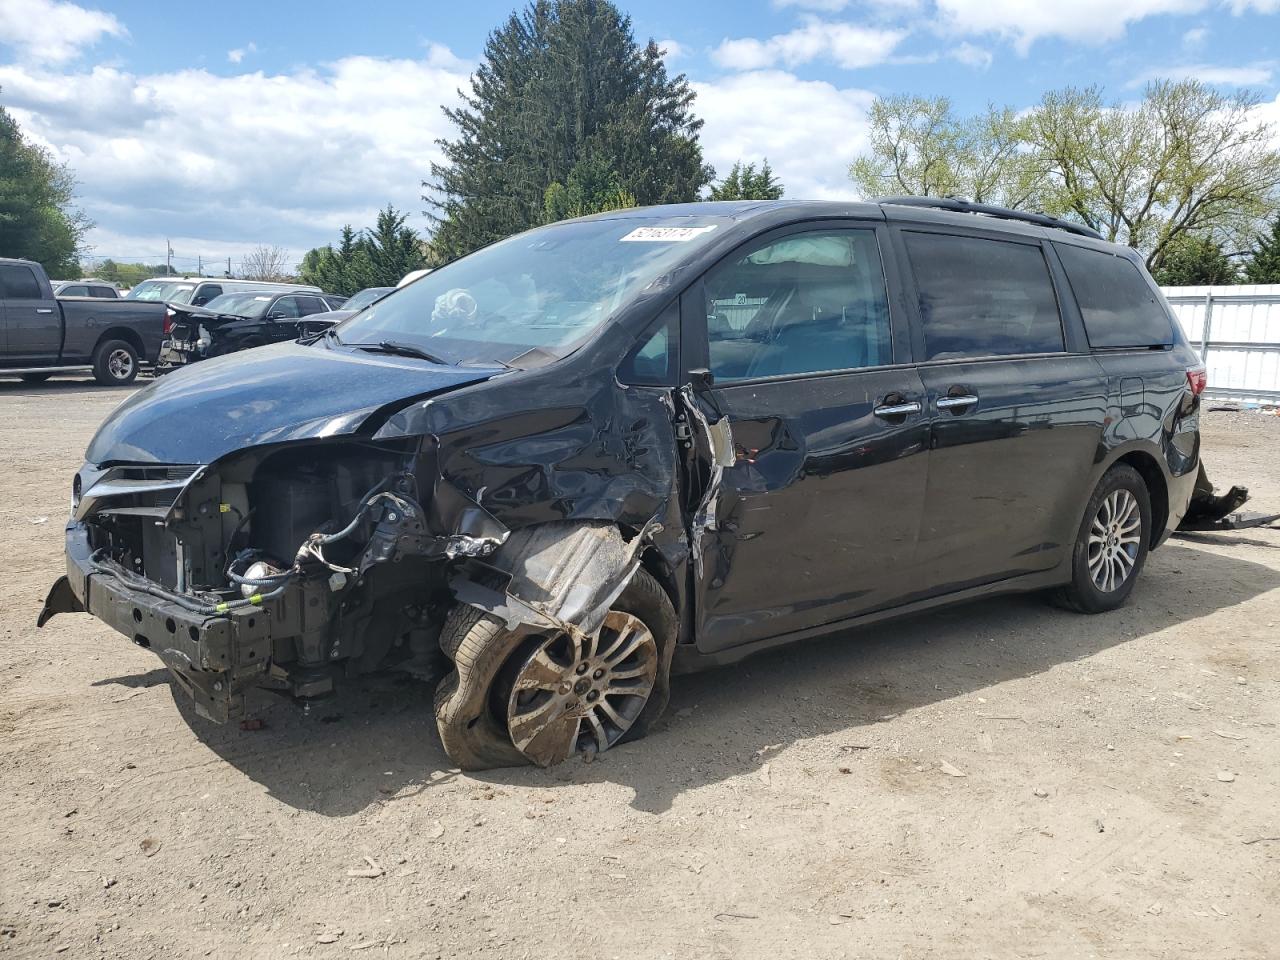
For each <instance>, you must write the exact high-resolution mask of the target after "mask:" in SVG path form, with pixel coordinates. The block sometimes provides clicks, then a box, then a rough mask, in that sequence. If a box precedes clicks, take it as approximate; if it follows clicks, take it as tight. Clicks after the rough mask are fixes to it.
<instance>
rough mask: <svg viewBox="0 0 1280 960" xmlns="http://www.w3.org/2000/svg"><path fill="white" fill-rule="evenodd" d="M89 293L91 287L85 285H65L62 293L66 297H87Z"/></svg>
mask: <svg viewBox="0 0 1280 960" xmlns="http://www.w3.org/2000/svg"><path fill="white" fill-rule="evenodd" d="M88 295H89V288H88V287H83V286H70V287H63V288H62V293H61V296H64V297H87V296H88Z"/></svg>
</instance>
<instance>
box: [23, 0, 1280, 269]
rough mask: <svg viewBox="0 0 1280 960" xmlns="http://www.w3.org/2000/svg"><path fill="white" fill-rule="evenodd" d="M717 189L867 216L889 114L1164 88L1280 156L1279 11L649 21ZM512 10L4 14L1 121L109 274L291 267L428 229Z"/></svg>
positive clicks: (645, 8) (231, 2)
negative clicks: (763, 164) (87, 223)
mask: <svg viewBox="0 0 1280 960" xmlns="http://www.w3.org/2000/svg"><path fill="white" fill-rule="evenodd" d="M619 5H620V6H621V7H622V8H623V9H624V10H625V11H626V12H628V13H629V14H630V15H631V17H632V19H633V26H634V30H635V34H636V37H637V39H639V40H640V41H641V42H643V41H645V40H647V39H649V38H653V39H655V40H657V41H658V42H659V44H660V45H661V46H662V47H663V48H665V49H666V51H667V53H666V61H667V66H668V69H669V70H670V71H671V72H672V73H684V74H686V75H687V77H688V78H689V80H690V82H691V84H692V85H693V88H694V89H695V91H696V92H697V100H696V102H695V105H694V110H695V112H696V114H697V115H698V116H699V117H700V118H701V119H702V120H704V121H705V126H704V128H703V131H702V147H703V152H704V156H705V158H706V159H707V161H708V162H710V163H711V164H713V165H714V166H715V168H716V170H717V171H718V172H719V173H720V174H721V175H723V174H725V173H727V172H728V170H729V167H730V166H731V165H732V164H733V162H734V161H735V160H737V159H743V160H747V161H756V162H759V161H760V160H762V159H764V158H766V157H767V158H768V160H769V162H770V164H771V165H772V166H773V168H774V170H775V171H776V173H777V174H778V175H779V177H780V179H781V180H782V182H783V183H784V184H785V185H786V195H787V196H788V197H793V198H797V199H834V198H853V197H855V196H856V194H855V192H854V190H853V186H852V184H851V183H850V182H849V180H848V177H847V169H848V165H849V162H850V161H851V160H852V159H853V158H854V156H856V155H857V154H858V153H859V151H861V150H862V149H863V148H864V147H865V145H866V111H867V108H868V106H869V105H870V103H871V102H872V100H873V99H874V98H875V97H876V96H883V95H888V94H895V93H911V94H921V95H939V94H943V95H946V96H949V97H951V98H952V100H953V102H954V103H955V105H956V108H957V109H958V110H960V111H962V112H972V111H977V110H981V109H983V108H984V107H985V106H986V104H988V103H996V104H1000V105H1006V104H1007V105H1011V106H1013V107H1015V108H1024V107H1029V106H1031V105H1032V104H1034V103H1036V102H1037V101H1038V100H1039V99H1040V97H1041V95H1042V94H1043V93H1044V92H1045V91H1046V90H1051V89H1057V88H1060V87H1063V86H1067V85H1077V86H1082V85H1092V84H1096V85H1099V86H1101V87H1103V88H1104V89H1105V92H1106V95H1107V96H1108V97H1109V98H1111V99H1114V100H1116V101H1119V102H1123V101H1129V100H1133V99H1136V98H1138V97H1140V96H1141V92H1142V87H1143V85H1144V84H1145V83H1146V82H1147V81H1149V80H1150V79H1152V78H1155V77H1172V78H1181V77H1188V76H1190V77H1197V78H1199V79H1201V80H1203V81H1205V82H1206V83H1211V84H1214V85H1216V86H1218V87H1219V88H1220V89H1222V90H1224V91H1232V90H1235V89H1239V88H1241V87H1246V88H1248V89H1250V90H1252V91H1255V92H1256V93H1257V94H1258V96H1259V97H1260V98H1261V99H1262V101H1263V103H1262V105H1261V106H1260V108H1259V111H1258V117H1259V120H1260V121H1265V122H1273V123H1275V124H1276V127H1277V129H1278V134H1277V146H1278V147H1280V0H1047V2H1044V0H900V2H891V0H870V2H862V3H856V2H850V0H701V2H697V3H690V2H688V0H679V2H677V0H645V2H643V3H640V2H633V3H630V4H627V3H625V2H622V3H620V4H619ZM515 6H516V3H515V0H501V2H495V0H471V2H469V3H465V4H459V3H440V2H438V0H435V2H433V0H426V2H423V0H417V2H407V0H377V2H371V3H364V4H358V5H353V4H351V3H349V2H331V0H307V2H305V3H302V2H294V0H270V2H267V0H249V2H242V0H222V2H220V3H218V4H216V5H210V4H201V5H199V6H197V5H195V4H192V3H190V2H188V0H178V2H174V0H166V2H164V3H160V2H155V0H151V2H144V0H119V2H114V3H93V2H84V3H79V2H69V0H0V105H3V106H4V107H5V108H6V109H7V110H9V111H10V113H12V114H13V115H14V116H15V117H16V118H17V120H18V122H19V124H20V125H21V126H22V128H23V131H24V133H25V134H26V135H27V136H28V137H29V138H30V139H32V140H33V141H35V142H37V143H40V144H42V145H44V146H46V147H48V148H49V149H50V150H51V151H52V152H53V153H54V155H55V156H56V157H57V158H58V159H60V160H64V161H66V162H67V163H68V164H70V166H71V168H72V169H73V170H74V171H75V174H76V176H77V178H78V179H79V182H80V193H79V203H80V205H81V206H82V208H83V209H84V211H85V212H86V213H87V214H88V216H89V217H90V218H91V219H92V220H93V221H94V223H95V224H96V226H95V227H94V228H93V230H92V231H91V232H90V233H89V236H88V243H89V245H90V247H91V248H92V255H93V256H94V257H97V258H105V257H114V258H116V259H123V260H130V261H139V260H141V261H146V262H163V260H164V257H165V244H166V242H168V243H170V244H171V245H172V247H173V251H174V264H175V266H178V267H180V268H182V269H184V270H194V268H195V267H196V265H197V263H199V262H203V263H209V262H221V264H222V267H223V268H225V265H226V259H227V258H228V257H230V258H231V259H232V266H233V268H234V267H235V266H236V264H237V263H238V261H239V259H240V257H241V256H243V255H244V254H245V253H246V252H248V251H249V250H250V249H252V248H253V247H255V246H257V245H258V244H268V245H278V246H281V247H284V248H285V249H286V250H288V251H289V252H290V253H291V255H292V256H293V257H295V258H298V257H300V256H301V254H302V253H303V252H304V251H306V250H307V249H309V248H311V247H314V246H318V245H321V244H324V243H329V242H334V241H336V239H337V235H338V231H339V229H340V228H341V227H342V225H343V224H346V223H350V224H352V225H353V226H355V227H357V228H360V227H363V226H366V225H370V224H372V222H373V218H374V216H375V214H376V211H377V210H378V209H379V208H380V207H382V206H385V205H386V204H388V203H391V204H393V205H394V206H395V207H397V208H398V209H400V210H402V211H405V212H408V213H409V214H410V224H411V225H412V226H414V227H416V228H418V229H420V230H426V229H428V228H429V221H428V220H427V218H426V215H425V208H426V204H425V203H424V202H423V200H422V198H421V197H422V193H423V189H422V186H421V182H422V180H423V179H424V178H425V177H427V176H428V174H429V170H430V164H431V161H432V160H437V159H439V155H440V154H439V148H438V147H437V146H436V140H437V139H439V138H441V137H450V136H451V135H452V133H453V130H452V127H451V125H450V123H449V122H448V120H447V119H446V118H445V116H444V114H443V111H442V108H443V107H448V106H452V105H456V104H457V102H458V93H457V91H458V90H459V89H460V88H465V86H466V85H467V82H468V77H469V76H470V74H471V72H472V70H474V68H475V66H476V64H477V62H478V60H479V58H480V57H481V56H482V53H483V48H484V42H485V39H486V37H487V36H488V34H489V33H490V31H492V30H493V29H495V28H496V27H497V26H498V25H499V24H500V23H501V22H502V21H503V20H504V19H505V18H506V17H507V16H508V15H509V14H510V13H511V12H512V10H513V9H515Z"/></svg>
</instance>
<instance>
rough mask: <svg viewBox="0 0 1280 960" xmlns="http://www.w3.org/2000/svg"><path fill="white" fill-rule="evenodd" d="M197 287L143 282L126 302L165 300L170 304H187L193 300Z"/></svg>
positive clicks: (188, 284)
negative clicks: (192, 296) (192, 295)
mask: <svg viewBox="0 0 1280 960" xmlns="http://www.w3.org/2000/svg"><path fill="white" fill-rule="evenodd" d="M194 291H195V285H194V284H190V283H176V282H174V281H173V280H143V281H142V282H141V283H140V284H138V285H137V286H136V287H134V288H133V289H132V290H130V291H129V295H128V296H126V297H125V299H126V300H165V301H167V302H170V303H186V302H187V301H188V300H190V299H191V294H192V293H193V292H194Z"/></svg>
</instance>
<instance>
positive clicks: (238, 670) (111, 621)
mask: <svg viewBox="0 0 1280 960" xmlns="http://www.w3.org/2000/svg"><path fill="white" fill-rule="evenodd" d="M82 612H83V613H89V614H91V615H92V616H94V617H97V618H98V619H99V620H101V621H102V622H103V623H105V624H107V625H108V626H109V627H111V628H112V629H113V630H115V631H117V632H118V633H121V634H123V635H124V636H126V637H128V638H130V639H131V640H132V641H133V642H134V643H136V644H137V645H138V646H140V647H144V648H146V649H148V650H150V651H151V652H152V653H154V654H156V656H158V657H159V658H160V660H161V661H162V662H163V663H164V665H165V666H166V667H168V668H169V671H170V672H171V673H172V674H173V677H174V679H175V680H176V681H177V683H178V685H179V686H180V687H182V688H183V689H184V690H185V691H186V692H187V693H188V695H190V696H191V698H192V701H193V702H194V704H195V708H196V712H197V713H199V714H200V715H201V716H203V717H206V718H207V719H209V720H213V721H214V722H216V723H226V722H227V721H229V720H234V719H237V718H239V717H241V716H243V715H244V709H245V708H244V694H245V691H246V690H248V689H249V688H251V687H254V686H257V685H259V684H261V683H262V682H263V681H265V679H266V675H267V670H268V667H269V665H270V662H271V652H272V639H271V616H270V612H269V611H267V610H263V609H258V608H254V609H250V610H248V611H243V612H242V611H231V612H228V613H225V614H219V615H215V616H209V615H205V614H201V613H197V612H195V611H193V610H190V609H188V608H186V607H184V606H182V605H180V604H178V603H174V602H172V601H169V600H165V599H163V598H162V597H159V596H155V595H153V594H151V593H148V592H147V591H145V590H140V589H137V588H136V587H133V586H130V585H129V584H127V583H125V582H124V581H123V580H122V579H121V578H119V577H116V576H112V575H111V573H110V572H109V568H108V569H104V568H102V567H101V566H99V565H98V564H96V563H95V562H94V561H93V560H92V550H91V549H90V547H89V540H88V534H87V533H86V532H85V531H84V529H83V528H82V527H80V526H78V525H73V526H71V527H70V528H68V530H67V575H66V576H65V577H60V578H59V579H58V581H57V582H56V583H54V585H53V587H52V588H51V589H50V590H49V595H48V597H47V598H46V599H45V604H44V609H43V610H42V611H41V612H40V617H39V619H38V620H37V621H36V623H37V626H41V627H43V626H44V625H45V624H46V623H48V621H49V620H50V618H52V617H54V616H56V615H57V614H59V613H82Z"/></svg>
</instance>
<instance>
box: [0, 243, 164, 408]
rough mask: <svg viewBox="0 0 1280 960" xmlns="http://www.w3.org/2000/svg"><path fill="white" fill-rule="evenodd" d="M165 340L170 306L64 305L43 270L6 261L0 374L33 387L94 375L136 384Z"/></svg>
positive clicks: (0, 274)
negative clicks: (58, 377) (57, 377)
mask: <svg viewBox="0 0 1280 960" xmlns="http://www.w3.org/2000/svg"><path fill="white" fill-rule="evenodd" d="M163 338H164V304H162V303H138V302H136V301H133V302H130V301H127V300H112V299H108V298H93V297H73V298H70V299H58V298H57V297H55V296H54V293H53V287H52V285H51V284H50V283H49V277H48V275H47V274H46V273H45V272H44V268H43V267H42V266H40V264H38V263H34V262H32V261H30V260H4V259H0V376H6V375H16V376H21V377H22V379H24V380H26V381H28V382H33V383H34V382H39V381H41V380H47V379H49V377H51V376H53V374H55V373H79V372H84V371H87V370H92V371H93V375H94V377H95V378H96V379H97V381H98V382H99V383H102V384H105V385H108V386H120V385H123V384H127V383H132V382H133V380H134V378H136V377H137V375H138V370H139V369H140V367H141V365H142V363H143V361H146V362H153V361H154V360H155V358H156V355H157V354H158V353H159V352H160V341H161V340H162V339H163Z"/></svg>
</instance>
